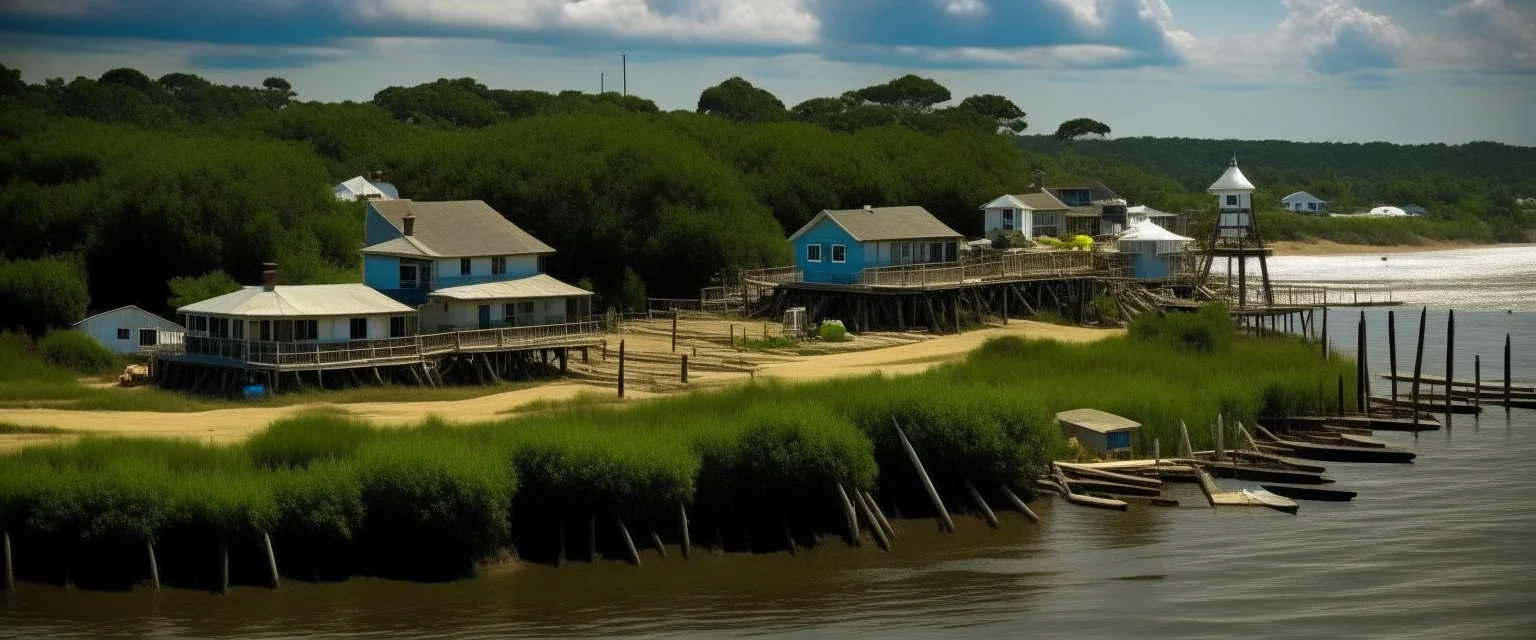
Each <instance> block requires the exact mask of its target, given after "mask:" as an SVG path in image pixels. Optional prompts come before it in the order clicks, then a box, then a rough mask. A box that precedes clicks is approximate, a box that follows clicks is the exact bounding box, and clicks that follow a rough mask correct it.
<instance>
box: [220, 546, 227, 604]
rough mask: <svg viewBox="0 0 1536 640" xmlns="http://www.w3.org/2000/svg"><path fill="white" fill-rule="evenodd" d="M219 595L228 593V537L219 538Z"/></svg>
mask: <svg viewBox="0 0 1536 640" xmlns="http://www.w3.org/2000/svg"><path fill="white" fill-rule="evenodd" d="M219 593H229V536H227V535H226V536H223V537H220V538H219Z"/></svg>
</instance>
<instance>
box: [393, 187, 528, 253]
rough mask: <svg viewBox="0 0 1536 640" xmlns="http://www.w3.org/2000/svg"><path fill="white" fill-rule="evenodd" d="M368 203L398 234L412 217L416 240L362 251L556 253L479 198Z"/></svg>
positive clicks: (413, 234) (413, 236)
mask: <svg viewBox="0 0 1536 640" xmlns="http://www.w3.org/2000/svg"><path fill="white" fill-rule="evenodd" d="M368 206H370V207H372V208H373V209H374V210H375V211H378V212H379V215H381V216H383V217H384V219H385V220H387V221H389V223H390V224H391V225H393V226H394V227H395V229H397V230H399V231H401V233H404V229H405V223H403V222H401V220H403V219H404V218H405V216H406V214H410V215H413V216H415V217H416V223H415V228H414V229H412V231H411V238H412V239H413V240H414V241H413V242H411V243H409V247H407V246H406V245H403V244H400V243H396V242H395V241H394V240H391V241H388V242H381V243H379V244H376V245H373V246H371V247H365V248H364V249H363V253H373V254H380V255H412V256H414V255H422V256H431V257H443V258H464V257H474V256H512V255H523V254H529V253H554V252H555V249H554V247H551V246H549V245H547V244H544V243H543V242H541V241H539V239H538V238H535V237H533V236H532V235H529V234H528V232H527V231H523V230H522V229H521V228H519V227H518V226H517V225H515V224H512V222H511V221H509V220H507V219H506V218H504V217H502V215H501V214H500V213H497V212H496V210H495V209H492V208H491V207H490V205H487V204H485V203H484V202H482V201H480V200H458V201H454V202H415V201H412V200H376V201H374V202H371V203H369V205H368ZM385 245H389V246H387V247H386V246H385ZM412 251H419V252H420V253H411V252H412Z"/></svg>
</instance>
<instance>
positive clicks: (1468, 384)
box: [1378, 373, 1536, 397]
mask: <svg viewBox="0 0 1536 640" xmlns="http://www.w3.org/2000/svg"><path fill="white" fill-rule="evenodd" d="M1378 375H1379V376H1380V377H1381V378H1384V379H1387V380H1397V381H1398V382H1407V383H1409V384H1412V383H1413V374H1412V373H1382V374H1378ZM1419 383H1420V384H1427V385H1431V386H1436V387H1443V386H1445V376H1437V375H1433V374H1428V373H1421V374H1419ZM1451 386H1452V387H1460V388H1463V389H1475V388H1479V387H1481V389H1482V390H1483V393H1484V394H1486V395H1485V396H1484V397H1487V396H1488V395H1492V394H1496V393H1504V381H1503V380H1484V381H1483V382H1482V384H1481V385H1479V384H1478V383H1477V381H1475V380H1464V379H1455V380H1451ZM1509 391H1510V393H1528V394H1536V386H1532V385H1528V384H1514V383H1510V385H1509Z"/></svg>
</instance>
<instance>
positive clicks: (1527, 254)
mask: <svg viewBox="0 0 1536 640" xmlns="http://www.w3.org/2000/svg"><path fill="white" fill-rule="evenodd" d="M1383 257H1385V258H1386V260H1382V258H1383ZM1224 267H1225V264H1224V263H1223V262H1222V261H1219V260H1218V261H1217V262H1216V264H1215V265H1213V267H1212V268H1213V270H1215V271H1218V272H1219V271H1221V270H1222V269H1223V268H1224ZM1249 269H1250V273H1251V272H1252V270H1253V269H1254V265H1253V264H1251V263H1250V264H1249ZM1269 273H1270V278H1271V279H1273V280H1276V281H1280V282H1296V283H1307V284H1316V285H1322V286H1327V287H1334V288H1338V289H1349V288H1351V287H1362V288H1364V287H1386V288H1390V289H1391V290H1392V295H1393V299H1394V300H1401V301H1403V302H1404V303H1406V304H1408V305H1429V306H1431V307H1439V308H1442V309H1457V310H1473V309H1487V310H1499V311H1503V310H1508V309H1518V310H1524V311H1533V310H1536V245H1506V246H1499V247H1492V248H1477V249H1452V250H1448V251H1425V252H1421V253H1395V254H1366V255H1352V256H1278V257H1274V258H1270V259H1269Z"/></svg>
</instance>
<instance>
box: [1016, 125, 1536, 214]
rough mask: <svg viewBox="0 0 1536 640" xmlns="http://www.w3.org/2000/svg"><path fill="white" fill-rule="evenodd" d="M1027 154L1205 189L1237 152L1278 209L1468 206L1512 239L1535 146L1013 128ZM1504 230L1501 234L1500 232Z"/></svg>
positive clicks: (1533, 180)
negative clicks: (1295, 197)
mask: <svg viewBox="0 0 1536 640" xmlns="http://www.w3.org/2000/svg"><path fill="white" fill-rule="evenodd" d="M1017 141H1018V145H1019V147H1020V148H1021V149H1023V150H1025V151H1026V152H1029V153H1038V154H1044V155H1050V156H1066V157H1072V156H1079V157H1081V158H1083V159H1085V160H1088V161H1091V163H1095V164H1103V165H1105V166H1106V167H1111V169H1109V171H1110V172H1113V171H1114V169H1113V167H1119V168H1120V169H1121V170H1124V169H1132V168H1134V169H1140V170H1142V171H1145V172H1147V173H1151V174H1155V175H1160V176H1164V177H1167V178H1171V179H1173V180H1174V181H1176V182H1178V183H1179V185H1180V186H1181V187H1182V188H1183V189H1184V190H1186V191H1188V192H1191V193H1203V192H1204V190H1205V188H1206V187H1207V186H1209V185H1210V184H1211V182H1212V181H1214V180H1215V179H1216V177H1217V176H1219V175H1220V169H1219V167H1222V166H1224V165H1225V164H1226V163H1227V162H1228V161H1229V160H1230V159H1231V158H1232V156H1234V155H1236V156H1237V158H1238V162H1239V163H1240V164H1241V165H1242V168H1243V173H1244V174H1246V175H1247V176H1248V178H1249V179H1250V180H1252V181H1253V183H1254V184H1255V186H1257V187H1258V193H1257V194H1256V198H1255V206H1256V207H1258V208H1259V209H1261V210H1268V209H1279V208H1280V198H1283V197H1285V196H1286V195H1288V194H1291V193H1294V192H1296V191H1306V192H1308V193H1311V194H1312V195H1314V196H1317V197H1319V198H1322V199H1324V200H1327V201H1329V202H1330V203H1332V208H1333V210H1334V211H1337V212H1345V213H1347V212H1351V211H1355V210H1363V209H1369V208H1371V207H1373V206H1377V205H1397V206H1402V205H1407V204H1418V205H1419V206H1422V207H1425V208H1426V209H1428V210H1429V211H1430V212H1431V213H1435V214H1438V215H1440V216H1442V217H1447V218H1450V217H1458V216H1460V215H1463V214H1465V215H1470V216H1473V217H1477V218H1481V219H1483V220H1485V221H1487V222H1489V223H1490V224H1493V225H1494V226H1495V229H1494V231H1495V236H1499V235H1503V236H1506V239H1511V240H1513V239H1518V238H1519V234H1518V232H1517V231H1518V227H1521V226H1526V225H1529V224H1531V222H1530V221H1523V220H1522V219H1520V218H1519V213H1518V210H1517V209H1516V208H1515V204H1514V200H1515V199H1516V198H1520V197H1536V147H1515V146H1510V145H1506V144H1500V143H1495V142H1473V143H1468V144H1461V145H1444V144H1425V145H1399V144H1391V143H1386V142H1371V143H1338V142H1286V141H1280V140H1201V139H1192V138H1146V137H1142V138H1119V139H1091V138H1083V139H1076V140H1069V141H1064V140H1061V139H1058V138H1056V137H1053V136H1037V135H1032V136H1019V137H1018V138H1017ZM1501 231H1502V233H1500V232H1501Z"/></svg>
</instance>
